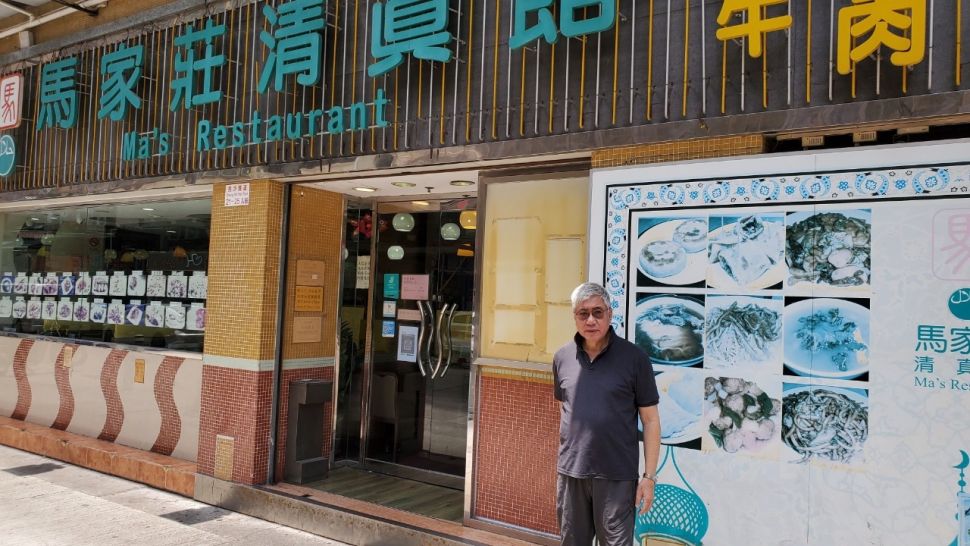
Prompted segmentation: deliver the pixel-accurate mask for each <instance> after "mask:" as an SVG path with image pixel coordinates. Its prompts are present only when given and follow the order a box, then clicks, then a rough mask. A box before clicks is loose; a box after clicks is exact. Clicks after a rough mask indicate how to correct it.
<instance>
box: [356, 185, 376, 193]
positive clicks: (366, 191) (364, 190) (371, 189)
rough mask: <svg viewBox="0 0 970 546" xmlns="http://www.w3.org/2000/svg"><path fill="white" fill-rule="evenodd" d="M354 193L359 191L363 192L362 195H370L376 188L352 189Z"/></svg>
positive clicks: (362, 187)
mask: <svg viewBox="0 0 970 546" xmlns="http://www.w3.org/2000/svg"><path fill="white" fill-rule="evenodd" d="M354 191H359V192H364V193H371V192H375V191H377V188H368V187H367V186H358V187H356V188H354Z"/></svg>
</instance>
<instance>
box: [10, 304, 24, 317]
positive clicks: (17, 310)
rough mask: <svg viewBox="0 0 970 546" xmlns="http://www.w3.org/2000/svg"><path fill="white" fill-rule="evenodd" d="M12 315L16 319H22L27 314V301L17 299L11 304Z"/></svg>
mask: <svg viewBox="0 0 970 546" xmlns="http://www.w3.org/2000/svg"><path fill="white" fill-rule="evenodd" d="M10 315H11V316H12V317H13V318H15V319H22V318H25V317H26V316H27V302H25V301H24V300H17V301H15V302H13V305H11V306H10Z"/></svg>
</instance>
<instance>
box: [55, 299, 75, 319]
mask: <svg viewBox="0 0 970 546" xmlns="http://www.w3.org/2000/svg"><path fill="white" fill-rule="evenodd" d="M57 320H74V303H73V302H71V300H70V298H61V299H60V300H58V302H57Z"/></svg>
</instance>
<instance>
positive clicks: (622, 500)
mask: <svg viewBox="0 0 970 546" xmlns="http://www.w3.org/2000/svg"><path fill="white" fill-rule="evenodd" d="M571 299H572V304H573V315H574V316H575V318H576V330H577V332H576V335H575V337H574V338H573V341H571V342H569V343H567V344H566V345H565V346H564V347H563V348H561V349H559V351H557V352H556V356H555V358H554V359H553V364H552V369H553V374H554V379H553V381H554V384H555V394H556V400H558V401H559V402H560V405H559V408H560V422H559V465H558V470H559V479H558V484H557V499H556V500H557V508H558V513H559V528H560V531H561V532H562V544H563V545H564V546H565V545H570V546H573V545H575V546H590V544H592V542H593V537H594V536H595V537H596V538H597V540H598V543H599V544H600V545H610V546H620V545H630V544H633V528H634V523H635V520H636V515H637V509H638V510H639V512H640V513H646V512H647V511H648V510H650V506H651V504H653V496H654V486H655V485H656V483H657V476H656V473H655V470H656V468H657V459H658V457H659V455H660V415H659V413H658V411H657V403H658V402H659V400H660V396H659V394H658V393H657V384H656V382H655V381H654V376H653V367H652V366H651V364H650V359H649V358H648V357H647V355H646V354H645V353H644V352H643V351H642V350H640V348H639V347H637V346H636V345H634V344H633V343H630V342H629V341H627V340H625V339H622V338H620V337H619V336H617V335H616V333H615V332H614V331H613V327H612V326H611V324H610V323H611V320H612V318H613V312H612V309H611V307H610V296H609V294H607V292H606V290H605V289H604V288H603V287H602V286H600V285H598V284H595V283H584V284H581V285H579V286H578V287H576V289H575V290H573V293H572V297H571ZM638 415H639V417H640V420H641V421H642V422H643V458H644V461H645V468H646V472H644V474H643V475H642V476H639V471H638V462H639V461H638V455H639V454H638V451H637V450H638V445H639V441H638V440H639V439H640V438H639V432H638V430H637V416H638Z"/></svg>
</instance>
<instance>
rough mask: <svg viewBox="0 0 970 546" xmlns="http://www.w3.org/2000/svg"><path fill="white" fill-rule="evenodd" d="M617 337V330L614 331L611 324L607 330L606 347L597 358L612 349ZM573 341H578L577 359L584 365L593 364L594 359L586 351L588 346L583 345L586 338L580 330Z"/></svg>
mask: <svg viewBox="0 0 970 546" xmlns="http://www.w3.org/2000/svg"><path fill="white" fill-rule="evenodd" d="M615 337H616V332H614V331H613V326H612V325H611V326H610V329H609V330H608V331H607V332H606V347H603V350H602V351H601V352H600V354H598V355H597V356H596V358H602V356H603V355H605V354H606V353H607V352H608V351H609V350H610V347H611V346H612V345H613V339H614V338H615ZM573 341H574V342H575V343H576V359H577V360H579V362H580V363H581V364H584V365H590V364H592V361H591V360H590V359H589V354H588V353H587V352H586V348H585V347H584V345H583V344H584V343H585V342H586V339H585V338H583V336H581V335H579V332H576V335H574V336H573Z"/></svg>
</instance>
